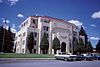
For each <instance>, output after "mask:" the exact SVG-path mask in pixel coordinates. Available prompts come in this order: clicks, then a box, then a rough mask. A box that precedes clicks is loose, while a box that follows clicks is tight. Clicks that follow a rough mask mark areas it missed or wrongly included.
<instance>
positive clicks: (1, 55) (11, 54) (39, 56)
mask: <svg viewBox="0 0 100 67" xmlns="http://www.w3.org/2000/svg"><path fill="white" fill-rule="evenodd" d="M0 58H54V55H49V54H17V53H2V54H0Z"/></svg>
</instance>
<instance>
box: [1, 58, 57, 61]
mask: <svg viewBox="0 0 100 67" xmlns="http://www.w3.org/2000/svg"><path fill="white" fill-rule="evenodd" d="M11 60H55V58H0V61H11Z"/></svg>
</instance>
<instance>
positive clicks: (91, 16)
mask: <svg viewBox="0 0 100 67" xmlns="http://www.w3.org/2000/svg"><path fill="white" fill-rule="evenodd" d="M36 14H37V15H47V16H52V17H56V18H62V19H64V20H67V21H69V22H70V23H74V24H76V25H77V26H79V27H80V26H81V25H83V27H84V28H85V30H86V32H87V34H88V38H89V40H90V41H91V43H92V45H93V47H95V45H96V43H97V41H98V39H99V38H100V30H99V29H100V0H0V25H3V21H4V19H3V18H7V22H8V24H7V25H9V26H11V27H12V31H14V32H16V30H17V31H18V30H19V25H20V24H21V22H23V21H24V20H25V19H26V18H27V17H29V16H31V15H36Z"/></svg>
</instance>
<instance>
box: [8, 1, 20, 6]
mask: <svg viewBox="0 0 100 67" xmlns="http://www.w3.org/2000/svg"><path fill="white" fill-rule="evenodd" d="M18 1H19V0H8V2H9V3H10V5H11V6H12V5H15V4H16V3H17V2H18Z"/></svg>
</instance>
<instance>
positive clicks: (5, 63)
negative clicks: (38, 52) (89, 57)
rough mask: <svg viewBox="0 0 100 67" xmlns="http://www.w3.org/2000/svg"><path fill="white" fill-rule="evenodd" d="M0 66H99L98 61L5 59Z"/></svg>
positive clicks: (0, 62)
mask: <svg viewBox="0 0 100 67" xmlns="http://www.w3.org/2000/svg"><path fill="white" fill-rule="evenodd" d="M0 67H100V61H61V60H8V61H7V60H6V61H0Z"/></svg>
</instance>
